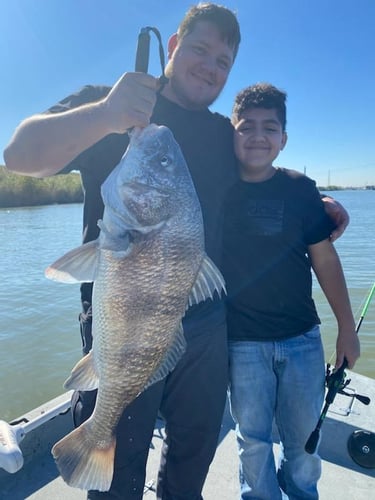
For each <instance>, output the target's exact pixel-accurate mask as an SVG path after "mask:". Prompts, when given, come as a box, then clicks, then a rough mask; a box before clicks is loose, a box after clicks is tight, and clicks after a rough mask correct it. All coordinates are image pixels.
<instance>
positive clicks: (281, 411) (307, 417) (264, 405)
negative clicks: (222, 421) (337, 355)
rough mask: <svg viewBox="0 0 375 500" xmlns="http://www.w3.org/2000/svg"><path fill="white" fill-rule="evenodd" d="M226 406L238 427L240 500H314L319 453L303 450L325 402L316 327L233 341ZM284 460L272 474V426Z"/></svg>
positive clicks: (321, 358) (322, 358)
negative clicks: (284, 499)
mask: <svg viewBox="0 0 375 500" xmlns="http://www.w3.org/2000/svg"><path fill="white" fill-rule="evenodd" d="M229 357H230V385H229V390H230V393H229V395H230V406H231V413H232V416H233V419H234V421H235V423H236V433H237V441H238V448H239V457H240V483H241V498H242V499H243V500H245V499H246V500H248V499H257V500H260V499H265V500H278V499H281V498H282V493H281V490H280V488H282V490H283V491H284V492H285V493H286V494H287V495H288V497H289V500H297V499H298V500H302V499H303V500H316V499H317V498H318V492H317V482H318V480H319V477H320V474H321V462H320V458H319V456H318V454H316V453H315V454H314V455H309V454H308V453H306V452H305V450H304V446H305V443H306V441H307V439H308V437H309V436H310V434H311V432H312V431H313V430H314V429H315V426H316V424H317V422H318V419H319V415H320V412H321V408H322V404H323V400H324V382H325V366H324V353H323V347H322V342H321V338H320V330H319V327H318V326H316V327H314V328H312V329H311V330H310V331H308V332H306V333H304V334H302V335H299V336H297V337H293V338H289V339H286V340H283V341H278V342H272V341H270V342H257V341H231V342H230V343H229ZM273 420H275V423H276V425H277V428H278V431H279V435H280V439H281V443H282V448H283V457H282V458H281V460H280V466H279V469H278V471H276V466H275V459H274V455H273V449H272V446H273V442H272V424H273Z"/></svg>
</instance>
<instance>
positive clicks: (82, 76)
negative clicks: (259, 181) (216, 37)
mask: <svg viewBox="0 0 375 500" xmlns="http://www.w3.org/2000/svg"><path fill="white" fill-rule="evenodd" d="M192 3H194V1H191V0H189V1H185V0H173V1H172V0H132V1H129V0H105V1H104V0H11V1H10V0H8V1H6V0H2V1H1V2H0V64H1V76H0V89H1V92H0V109H1V112H0V150H1V152H2V151H3V149H4V147H5V145H6V144H7V142H8V141H9V139H10V137H11V135H12V133H13V130H14V128H15V127H16V126H17V124H18V123H19V122H20V121H21V120H22V119H24V118H26V117H27V116H29V115H31V114H33V113H36V112H40V111H43V110H44V109H46V108H48V107H49V106H50V105H52V104H53V103H55V102H56V101H58V100H60V99H61V98H63V97H65V96H66V95H68V94H69V93H71V92H72V91H74V90H77V89H78V88H79V87H81V86H82V85H85V84H87V83H99V84H113V83H114V82H115V81H116V80H117V79H118V78H119V77H120V75H121V74H122V73H124V72H125V71H132V70H133V68H134V59H135V49H136V41H137V36H138V32H139V29H140V28H141V27H142V26H147V25H151V26H156V27H157V28H158V29H159V30H160V32H161V34H162V37H163V42H164V45H166V42H167V40H168V37H169V35H170V34H172V33H173V32H174V31H175V28H176V27H177V25H178V23H179V21H180V20H181V18H182V16H183V14H184V13H185V11H186V10H187V9H188V7H189V6H190V5H191V4H192ZM219 3H222V4H225V5H226V6H227V7H229V8H231V9H233V10H235V11H236V12H237V15H238V18H239V21H240V24H241V28H242V43H241V47H240V51H239V55H238V58H237V60H236V62H235V65H234V67H233V70H232V73H231V76H230V78H229V80H228V83H227V86H226V88H225V90H224V92H223V93H222V95H221V97H220V98H219V99H218V100H217V101H216V103H214V105H213V106H212V109H213V110H215V111H219V112H221V113H223V114H230V112H231V107H232V102H233V97H234V95H235V94H236V92H237V91H239V90H240V89H242V88H243V87H245V86H247V85H249V84H251V83H255V82H258V81H268V82H271V83H273V84H274V85H276V86H279V87H281V88H282V89H284V90H285V91H287V93H288V125H287V130H288V134H289V141H288V144H287V147H286V148H285V150H284V151H283V152H282V154H281V155H280V157H279V161H278V164H279V165H282V166H285V167H289V168H294V169H296V170H301V171H303V170H304V169H306V173H307V175H309V176H310V177H312V178H314V179H315V180H316V181H317V182H318V184H320V185H327V183H328V181H329V182H330V183H331V184H336V185H342V186H349V185H353V186H360V185H367V184H375V147H374V143H375V138H374V135H375V134H374V132H375V97H374V93H375V92H374V91H375V56H374V54H375V31H374V20H375V1H374V0H227V1H225V0H223V1H221V2H219ZM151 57H152V58H153V59H154V61H151V63H150V69H149V71H150V73H152V74H155V75H158V74H159V72H160V66H159V62H158V49H157V44H156V39H155V38H152V44H151ZM0 163H4V162H3V158H2V155H0Z"/></svg>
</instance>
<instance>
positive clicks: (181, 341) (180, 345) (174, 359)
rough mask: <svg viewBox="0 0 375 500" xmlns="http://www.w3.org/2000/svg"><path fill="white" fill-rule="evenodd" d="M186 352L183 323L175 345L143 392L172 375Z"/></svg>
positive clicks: (179, 328) (166, 354) (178, 331)
mask: <svg viewBox="0 0 375 500" xmlns="http://www.w3.org/2000/svg"><path fill="white" fill-rule="evenodd" d="M185 350H186V340H185V336H184V330H183V328H182V323H180V325H179V327H178V330H177V333H176V338H175V340H174V342H173V344H172V345H171V347H170V348H169V349H168V351H167V352H166V353H165V356H164V358H163V361H162V362H161V364H160V366H159V368H158V369H157V370H156V371H155V373H153V374H152V375H151V377H150V378H149V380H148V382H147V384H146V385H145V387H144V389H143V390H145V389H147V388H148V387H150V385H152V384H155V383H156V382H159V380H162V379H163V378H165V377H166V376H167V375H168V373H170V372H171V371H172V370H173V369H174V368H175V366H176V365H177V363H178V361H179V360H180V359H181V358H182V355H183V354H184V352H185Z"/></svg>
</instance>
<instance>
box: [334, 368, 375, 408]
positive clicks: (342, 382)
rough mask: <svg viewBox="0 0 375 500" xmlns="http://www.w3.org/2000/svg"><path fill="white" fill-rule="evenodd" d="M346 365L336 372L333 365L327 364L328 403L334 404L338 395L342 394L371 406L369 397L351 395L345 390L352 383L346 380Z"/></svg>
mask: <svg viewBox="0 0 375 500" xmlns="http://www.w3.org/2000/svg"><path fill="white" fill-rule="evenodd" d="M344 364H345V366H344V367H343V368H342V369H341V368H339V369H338V370H335V369H334V367H331V365H330V364H329V363H327V368H326V379H325V380H326V387H327V390H328V392H327V396H326V401H327V402H328V403H332V402H333V399H334V397H335V395H336V394H342V395H344V396H348V397H351V398H354V399H357V400H358V401H360V402H361V403H362V404H364V405H369V404H370V398H369V397H367V396H364V395H362V394H357V393H355V392H353V393H349V392H346V391H345V390H344V389H345V388H346V387H348V386H349V384H350V382H351V381H352V380H351V379H350V378H349V379H346V372H345V368H346V363H344Z"/></svg>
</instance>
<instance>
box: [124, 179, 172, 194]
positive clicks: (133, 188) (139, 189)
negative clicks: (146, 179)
mask: <svg viewBox="0 0 375 500" xmlns="http://www.w3.org/2000/svg"><path fill="white" fill-rule="evenodd" d="M170 191H171V190H169V189H165V188H161V187H159V186H154V185H152V184H149V183H148V184H145V183H143V182H138V181H132V182H127V183H126V184H125V185H124V186H123V188H122V192H123V194H124V195H125V196H126V195H127V194H130V195H131V197H133V196H134V195H136V196H143V195H146V194H149V195H152V196H158V197H159V196H160V197H164V198H167V197H168V196H170Z"/></svg>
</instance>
